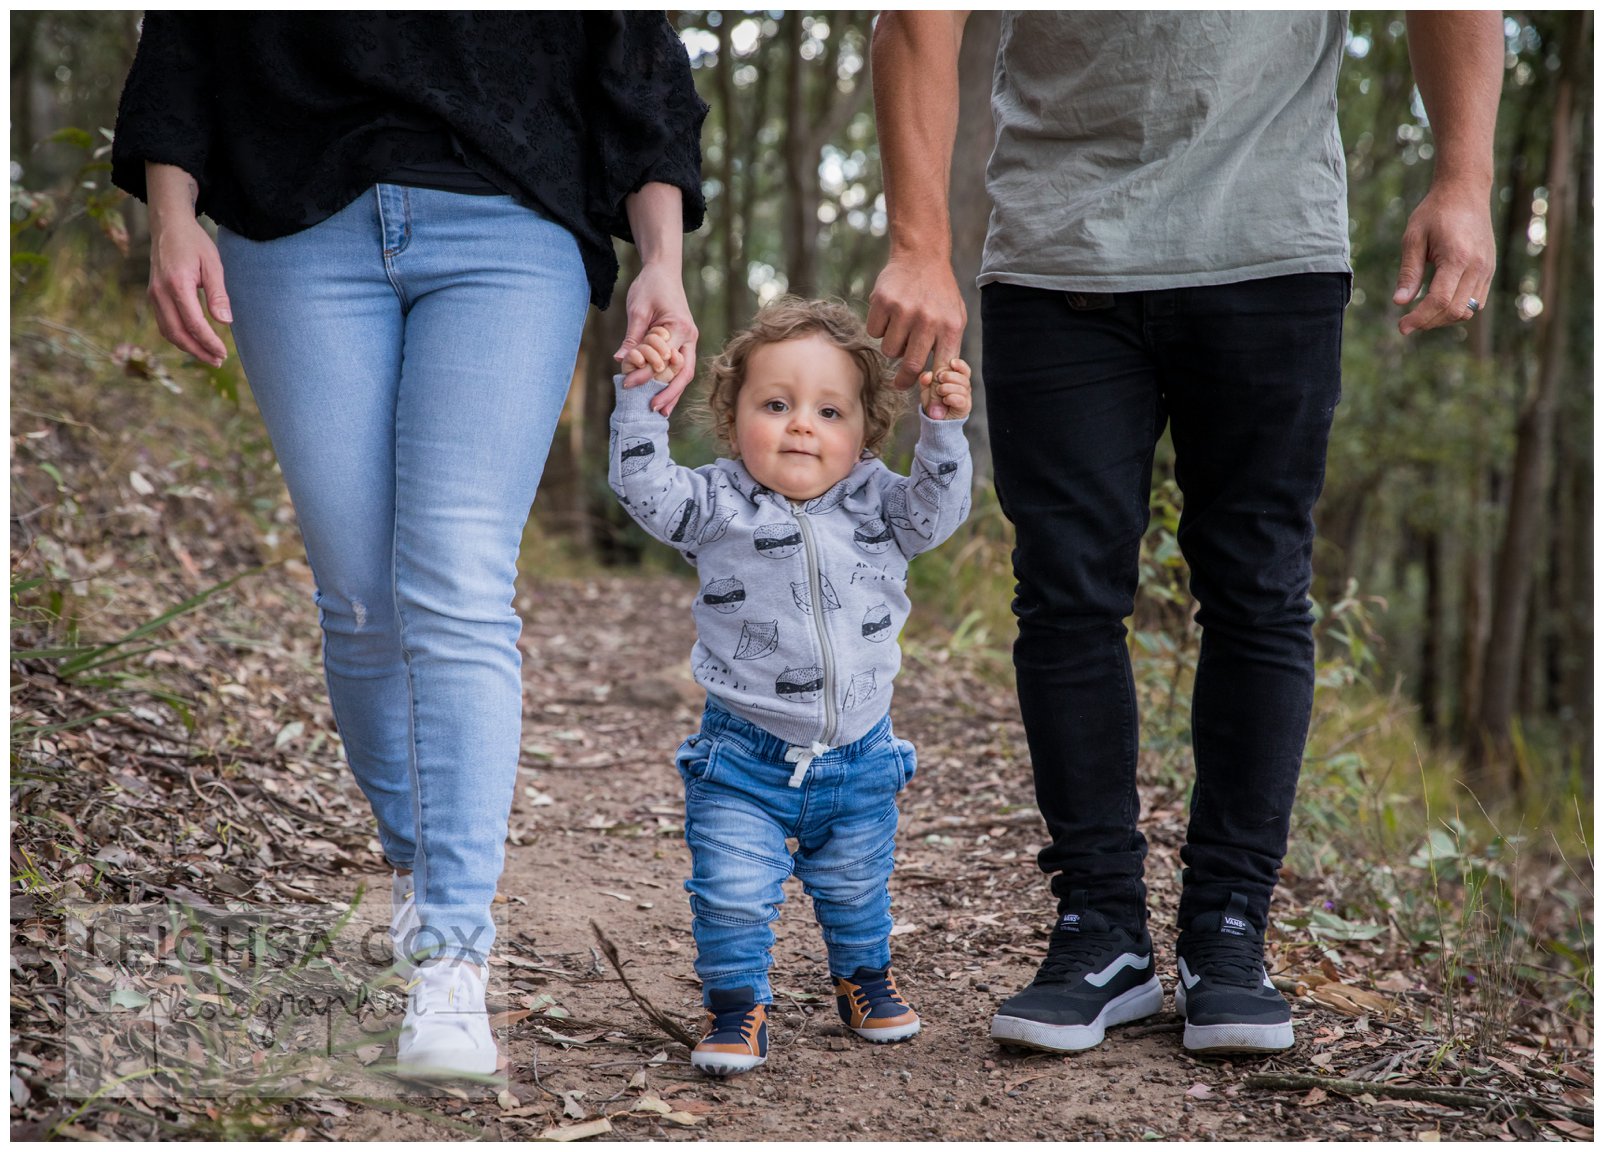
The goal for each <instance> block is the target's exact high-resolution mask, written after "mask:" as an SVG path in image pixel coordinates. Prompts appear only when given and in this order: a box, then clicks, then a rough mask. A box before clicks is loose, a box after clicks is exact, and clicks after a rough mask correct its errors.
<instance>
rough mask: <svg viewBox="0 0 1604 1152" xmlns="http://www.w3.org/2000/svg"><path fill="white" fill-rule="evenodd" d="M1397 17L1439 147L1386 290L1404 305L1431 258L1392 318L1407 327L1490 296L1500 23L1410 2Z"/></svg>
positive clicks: (1464, 314) (1466, 312)
mask: <svg viewBox="0 0 1604 1152" xmlns="http://www.w3.org/2000/svg"><path fill="white" fill-rule="evenodd" d="M1404 19H1405V22H1406V23H1407V24H1408V27H1409V63H1410V65H1411V66H1412V68H1413V69H1414V73H1415V85H1416V86H1417V87H1418V88H1419V89H1420V100H1421V103H1423V104H1424V105H1425V107H1426V117H1427V119H1429V120H1430V122H1431V135H1432V144H1433V146H1434V147H1435V148H1436V158H1435V159H1434V160H1433V162H1432V164H1433V172H1432V182H1431V191H1430V192H1428V193H1427V194H1426V198H1425V199H1424V200H1422V201H1421V202H1420V206H1419V207H1417V208H1416V209H1415V210H1414V212H1413V213H1411V214H1410V216H1409V225H1408V227H1407V228H1406V229H1405V230H1404V236H1403V260H1402V262H1401V264H1400V267H1399V269H1398V289H1397V291H1396V292H1394V293H1393V294H1392V302H1393V303H1394V304H1399V305H1407V304H1408V303H1409V302H1410V301H1411V300H1413V299H1414V298H1415V296H1416V294H1417V293H1419V291H1420V288H1421V285H1422V284H1423V283H1424V281H1425V276H1426V265H1427V264H1430V265H1431V266H1432V275H1431V288H1430V290H1429V291H1428V292H1427V293H1426V296H1425V299H1423V300H1421V301H1420V303H1419V304H1417V305H1416V306H1415V308H1414V309H1413V310H1412V311H1411V312H1410V313H1409V314H1408V315H1406V316H1405V317H1404V318H1403V319H1402V320H1400V321H1399V322H1398V331H1400V332H1402V333H1403V334H1404V335H1405V336H1407V335H1409V334H1410V333H1411V332H1419V331H1422V330H1424V329H1427V328H1440V327H1442V326H1443V325H1444V324H1457V323H1459V322H1460V321H1463V320H1469V319H1470V318H1471V317H1472V316H1474V315H1475V314H1476V313H1477V311H1478V310H1479V309H1480V308H1481V307H1482V306H1483V305H1484V304H1486V303H1487V290H1488V288H1490V287H1491V285H1492V282H1493V265H1494V264H1495V263H1496V262H1497V259H1498V250H1497V248H1496V247H1495V246H1494V244H1493V221H1492V206H1491V200H1492V187H1493V128H1494V125H1495V124H1496V122H1497V120H1498V94H1499V90H1500V89H1501V87H1502V86H1503V82H1504V31H1503V28H1504V22H1503V18H1502V17H1501V16H1500V14H1499V13H1497V12H1440V11H1438V12H1424V11H1413V12H1409V13H1407V14H1406V15H1405V17H1404ZM1472 300H1474V301H1475V303H1474V304H1472V303H1471V301H1472Z"/></svg>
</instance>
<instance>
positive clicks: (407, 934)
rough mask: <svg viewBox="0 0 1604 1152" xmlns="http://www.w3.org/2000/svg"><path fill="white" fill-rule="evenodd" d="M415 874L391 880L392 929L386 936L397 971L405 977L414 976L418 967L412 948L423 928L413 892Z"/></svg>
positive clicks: (400, 875) (398, 876)
mask: <svg viewBox="0 0 1604 1152" xmlns="http://www.w3.org/2000/svg"><path fill="white" fill-rule="evenodd" d="M412 878H413V873H411V872H408V873H407V874H406V875H404V876H403V875H402V874H401V873H400V872H397V873H396V874H395V875H394V876H392V877H391V878H390V928H389V930H388V932H386V935H387V936H389V938H390V954H391V955H392V956H394V957H395V966H396V970H397V971H399V972H400V973H401V974H402V975H403V976H410V975H412V971H413V969H414V968H416V967H417V965H416V964H414V963H413V960H412V954H411V952H410V948H411V946H412V941H413V938H414V937H415V936H417V934H418V929H419V928H420V927H422V924H421V922H420V921H419V920H418V901H417V896H416V894H415V893H414V892H413V890H412Z"/></svg>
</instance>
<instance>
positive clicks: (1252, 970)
mask: <svg viewBox="0 0 1604 1152" xmlns="http://www.w3.org/2000/svg"><path fill="white" fill-rule="evenodd" d="M1175 954H1176V967H1177V969H1178V971H1179V979H1178V980H1176V982H1175V1010H1176V1011H1177V1012H1179V1013H1180V1014H1181V1015H1183V1016H1185V1017H1186V1033H1185V1035H1184V1036H1183V1037H1182V1038H1181V1045H1182V1047H1184V1048H1186V1050H1187V1051H1189V1052H1249V1053H1253V1052H1257V1053H1259V1054H1261V1055H1262V1054H1264V1053H1269V1052H1280V1051H1282V1050H1283V1049H1286V1048H1290V1047H1292V1009H1291V1007H1290V1006H1289V1005H1288V1004H1287V1002H1286V998H1285V997H1283V996H1282V995H1281V993H1279V992H1277V991H1276V990H1275V985H1274V984H1272V983H1270V977H1269V976H1268V975H1267V974H1266V973H1265V971H1264V938H1263V937H1262V936H1260V935H1259V934H1258V933H1257V932H1255V931H1254V930H1253V925H1252V923H1251V922H1250V921H1249V920H1248V902H1247V900H1246V898H1244V897H1243V896H1241V895H1239V894H1237V893H1232V894H1231V900H1230V903H1228V904H1227V905H1226V906H1225V911H1223V912H1205V913H1203V914H1202V915H1200V916H1197V917H1194V918H1193V920H1192V926H1191V927H1190V928H1187V929H1185V930H1184V931H1183V932H1182V933H1181V936H1180V939H1179V940H1178V941H1177V942H1176V945H1175Z"/></svg>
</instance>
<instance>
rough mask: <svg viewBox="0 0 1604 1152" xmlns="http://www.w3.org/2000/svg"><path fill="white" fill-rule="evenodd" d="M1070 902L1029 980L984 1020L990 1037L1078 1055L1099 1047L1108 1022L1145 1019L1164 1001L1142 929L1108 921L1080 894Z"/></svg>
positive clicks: (1149, 944)
mask: <svg viewBox="0 0 1604 1152" xmlns="http://www.w3.org/2000/svg"><path fill="white" fill-rule="evenodd" d="M1076 896H1079V897H1081V899H1080V900H1076V899H1075V897H1076ZM1070 899H1071V901H1072V902H1073V904H1074V905H1075V906H1074V907H1072V908H1071V909H1070V910H1069V911H1066V912H1064V913H1063V914H1062V915H1061V916H1060V917H1059V919H1058V924H1057V926H1056V927H1054V929H1053V935H1052V939H1051V940H1049V941H1048V943H1047V959H1046V960H1044V961H1042V965H1041V967H1040V968H1039V969H1037V971H1036V978H1035V979H1034V980H1032V981H1031V982H1030V986H1029V987H1028V988H1026V989H1025V990H1024V991H1023V992H1020V993H1018V994H1017V995H1015V996H1010V997H1009V998H1008V999H1007V1000H1005V1001H1003V1004H1002V1007H1000V1008H998V1009H997V1014H996V1015H995V1016H993V1017H992V1018H991V1038H992V1039H993V1040H999V1041H1001V1042H1002V1043H1004V1044H1015V1045H1020V1046H1023V1047H1026V1048H1042V1049H1045V1050H1046V1051H1048V1052H1079V1051H1080V1050H1081V1049H1083V1048H1093V1047H1096V1046H1097V1045H1098V1044H1101V1043H1102V1042H1103V1029H1105V1028H1107V1027H1108V1026H1110V1025H1113V1024H1125V1023H1128V1022H1129V1021H1131V1020H1140V1019H1141V1018H1142V1017H1143V1016H1151V1015H1152V1014H1153V1013H1154V1012H1157V1011H1158V1010H1159V1007H1160V1006H1161V1005H1162V1004H1163V1003H1164V989H1163V988H1162V987H1161V986H1160V984H1159V982H1158V976H1157V975H1155V974H1154V972H1153V941H1152V940H1151V939H1150V938H1149V936H1148V934H1147V933H1146V932H1145V931H1144V932H1142V934H1141V936H1140V937H1137V936H1133V935H1131V934H1130V933H1129V932H1127V931H1126V930H1125V929H1123V928H1120V927H1117V926H1115V925H1112V924H1110V923H1109V922H1108V920H1107V919H1106V918H1105V917H1104V916H1103V915H1102V914H1101V913H1100V912H1097V911H1096V910H1094V909H1091V908H1087V907H1086V906H1085V901H1084V894H1083V893H1075V894H1074V895H1073V896H1071V898H1070Z"/></svg>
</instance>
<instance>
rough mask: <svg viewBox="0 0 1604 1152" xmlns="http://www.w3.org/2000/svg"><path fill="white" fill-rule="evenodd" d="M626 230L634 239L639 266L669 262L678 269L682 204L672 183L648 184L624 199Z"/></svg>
mask: <svg viewBox="0 0 1604 1152" xmlns="http://www.w3.org/2000/svg"><path fill="white" fill-rule="evenodd" d="M624 211H625V212H627V213H628V214H629V230H630V232H631V234H633V235H634V237H635V247H636V248H637V249H638V250H639V251H640V258H641V263H643V264H661V263H667V262H671V263H672V264H673V266H674V267H678V266H679V264H680V261H681V259H682V258H683V254H684V250H685V241H684V232H683V228H684V211H685V210H684V204H683V198H682V197H681V195H680V190H679V189H678V188H676V187H675V186H674V185H672V184H659V183H651V184H646V185H643V186H642V188H641V190H640V191H639V192H632V193H630V194H629V196H627V197H626V198H625V200H624Z"/></svg>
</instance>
